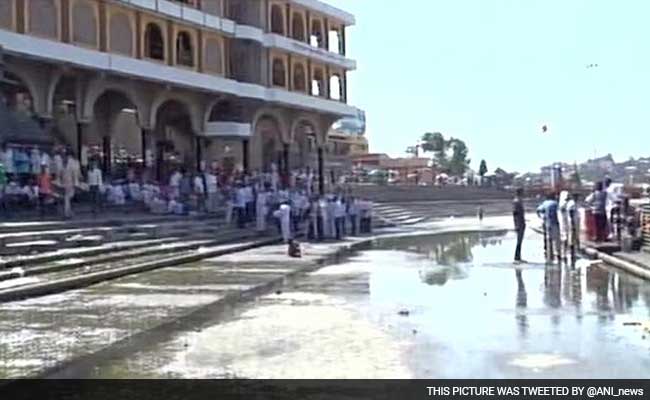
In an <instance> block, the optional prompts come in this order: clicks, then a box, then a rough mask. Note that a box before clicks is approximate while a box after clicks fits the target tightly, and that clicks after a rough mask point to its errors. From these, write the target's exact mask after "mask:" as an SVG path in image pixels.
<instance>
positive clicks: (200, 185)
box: [193, 174, 206, 211]
mask: <svg viewBox="0 0 650 400" xmlns="http://www.w3.org/2000/svg"><path fill="white" fill-rule="evenodd" d="M193 186H194V195H195V196H196V207H197V209H198V211H204V210H205V209H206V207H205V206H206V204H205V184H204V182H203V174H197V175H195V176H194V182H193Z"/></svg>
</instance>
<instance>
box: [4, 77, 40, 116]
mask: <svg viewBox="0 0 650 400" xmlns="http://www.w3.org/2000/svg"><path fill="white" fill-rule="evenodd" d="M4 78H5V79H6V81H7V82H12V83H13V84H11V85H6V86H5V85H4V84H2V82H1V81H0V96H2V97H3V99H2V101H3V103H4V105H6V106H7V108H9V109H12V110H15V111H21V112H25V113H28V114H34V112H35V101H34V93H35V92H34V90H33V88H30V85H29V83H28V81H26V80H25V79H23V77H21V76H20V75H18V74H14V73H13V72H9V71H7V72H5V76H4Z"/></svg>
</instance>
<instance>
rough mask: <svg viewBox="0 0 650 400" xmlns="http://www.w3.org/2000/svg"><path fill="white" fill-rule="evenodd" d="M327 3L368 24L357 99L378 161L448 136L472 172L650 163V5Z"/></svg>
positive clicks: (360, 40) (557, 0)
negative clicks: (424, 139)
mask: <svg viewBox="0 0 650 400" xmlns="http://www.w3.org/2000/svg"><path fill="white" fill-rule="evenodd" d="M326 1H327V2H328V3H330V4H332V5H334V6H336V7H339V8H342V9H345V10H346V11H349V12H351V13H353V14H354V15H355V16H356V19H357V25H356V26H354V27H352V28H349V30H348V32H347V37H348V54H349V56H350V57H352V58H354V59H356V60H357V63H358V69H357V70H356V71H354V72H352V73H350V75H349V78H348V80H349V84H348V86H349V88H348V97H349V101H350V103H351V104H353V105H355V106H358V107H360V108H362V109H364V110H365V111H366V117H367V123H368V127H367V133H366V134H367V136H368V139H369V140H370V150H371V151H372V152H383V153H388V154H390V155H393V156H399V155H403V154H404V150H405V149H406V147H407V146H409V145H412V144H414V143H415V142H416V141H417V139H418V137H420V136H421V135H422V134H423V133H424V132H435V131H439V132H442V133H443V134H444V135H445V136H447V135H451V136H455V137H459V138H461V139H463V140H465V142H466V143H467V144H468V146H469V148H470V157H471V158H472V167H473V168H477V167H478V162H479V161H480V159H482V158H485V159H486V161H487V163H488V167H489V168H490V170H494V169H495V168H496V167H499V166H500V167H502V168H504V169H506V170H508V171H513V170H516V171H519V172H525V171H537V170H538V169H539V167H540V166H542V165H545V164H549V163H551V162H554V161H566V162H573V161H574V160H576V161H578V162H581V161H584V160H586V159H588V158H593V156H594V154H595V153H597V154H598V155H604V154H606V153H609V152H611V153H612V154H613V155H614V158H615V159H617V160H623V159H627V158H629V157H630V156H635V157H638V156H650V135H649V134H648V125H649V124H650V102H649V101H648V100H649V97H650V23H649V22H648V21H649V17H650V1H647V0H617V1H613V0H400V1H379V0H326ZM588 64H598V65H599V67H598V68H591V69H588V68H587V65H588ZM542 125H548V127H549V133H548V134H546V135H543V134H542V133H541V129H542V128H541V127H542Z"/></svg>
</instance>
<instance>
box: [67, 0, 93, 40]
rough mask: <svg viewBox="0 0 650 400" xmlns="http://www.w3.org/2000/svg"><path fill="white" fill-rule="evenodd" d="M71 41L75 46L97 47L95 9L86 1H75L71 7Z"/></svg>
mask: <svg viewBox="0 0 650 400" xmlns="http://www.w3.org/2000/svg"><path fill="white" fill-rule="evenodd" d="M71 14H72V41H73V42H74V43H77V44H81V45H85V46H91V47H97V45H98V40H97V38H98V36H99V34H98V31H97V30H98V24H97V8H96V6H95V5H93V4H91V3H89V2H88V1H86V0H76V1H75V2H74V3H73V5H72V10H71Z"/></svg>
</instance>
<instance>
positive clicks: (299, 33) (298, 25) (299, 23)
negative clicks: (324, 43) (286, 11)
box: [291, 13, 305, 42]
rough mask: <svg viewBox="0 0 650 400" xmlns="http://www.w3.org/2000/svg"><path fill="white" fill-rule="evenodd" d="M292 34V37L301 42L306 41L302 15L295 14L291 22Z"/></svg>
mask: <svg viewBox="0 0 650 400" xmlns="http://www.w3.org/2000/svg"><path fill="white" fill-rule="evenodd" d="M291 33H292V35H291V36H292V37H293V38H294V39H296V40H300V41H301V42H304V41H305V21H304V20H303V18H302V14H300V13H294V14H293V19H292V21H291Z"/></svg>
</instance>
